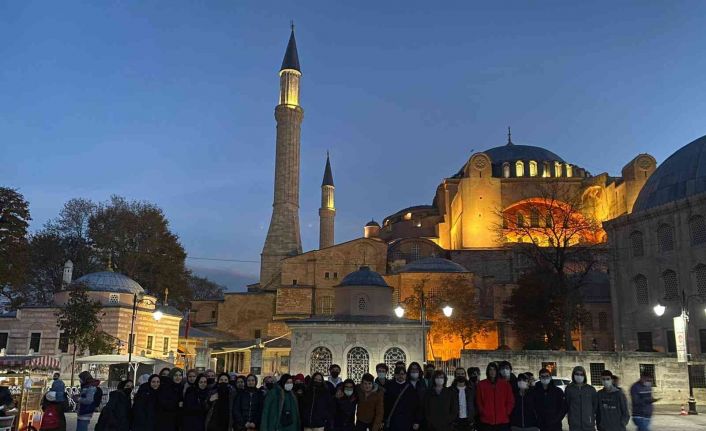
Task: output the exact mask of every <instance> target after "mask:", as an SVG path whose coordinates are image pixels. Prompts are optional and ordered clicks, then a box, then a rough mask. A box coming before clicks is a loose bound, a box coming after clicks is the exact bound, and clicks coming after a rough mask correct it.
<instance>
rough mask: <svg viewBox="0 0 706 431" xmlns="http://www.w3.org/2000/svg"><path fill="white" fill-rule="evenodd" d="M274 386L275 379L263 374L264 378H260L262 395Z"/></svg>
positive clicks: (265, 394)
mask: <svg viewBox="0 0 706 431" xmlns="http://www.w3.org/2000/svg"><path fill="white" fill-rule="evenodd" d="M274 387H275V379H274V377H272V376H265V378H263V379H262V386H260V391H261V392H262V395H263V396H267V393H268V392H269V391H271V390H272V389H274Z"/></svg>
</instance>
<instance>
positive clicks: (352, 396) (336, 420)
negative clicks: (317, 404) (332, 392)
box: [333, 379, 358, 431]
mask: <svg viewBox="0 0 706 431" xmlns="http://www.w3.org/2000/svg"><path fill="white" fill-rule="evenodd" d="M357 404H358V397H357V395H356V393H355V382H354V381H353V380H351V379H346V380H344V381H343V384H342V385H341V386H339V387H338V390H336V396H335V399H334V405H335V408H336V410H335V412H334V414H333V431H354V429H355V408H356V405H357Z"/></svg>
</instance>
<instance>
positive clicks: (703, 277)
mask: <svg viewBox="0 0 706 431" xmlns="http://www.w3.org/2000/svg"><path fill="white" fill-rule="evenodd" d="M693 272H694V284H695V285H696V293H698V294H699V295H706V265H704V264H703V263H700V264H698V265H696V266H695V267H694V271H693Z"/></svg>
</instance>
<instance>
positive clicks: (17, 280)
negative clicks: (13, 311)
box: [0, 187, 31, 308]
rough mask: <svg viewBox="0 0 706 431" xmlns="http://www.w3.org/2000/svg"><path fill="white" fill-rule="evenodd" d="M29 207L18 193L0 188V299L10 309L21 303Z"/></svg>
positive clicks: (29, 218)
mask: <svg viewBox="0 0 706 431" xmlns="http://www.w3.org/2000/svg"><path fill="white" fill-rule="evenodd" d="M30 220H31V217H30V214H29V204H28V203H27V201H26V200H25V199H24V196H22V195H21V194H20V193H19V192H18V191H17V190H14V189H10V188H6V187H0V295H2V296H4V297H5V298H7V300H8V301H9V302H10V306H11V307H13V308H14V307H17V306H18V305H20V304H21V303H22V301H23V298H24V296H25V291H26V285H25V280H26V271H27V265H28V260H29V250H28V248H29V247H28V242H27V229H28V227H29V221H30Z"/></svg>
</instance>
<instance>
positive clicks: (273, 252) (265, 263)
mask: <svg viewBox="0 0 706 431" xmlns="http://www.w3.org/2000/svg"><path fill="white" fill-rule="evenodd" d="M301 76H302V73H301V69H300V68H299V55H298V54H297V42H296V40H295V39H294V25H292V33H291V35H290V36H289V43H288V44H287V51H286V52H285V54H284V60H282V67H281V68H280V71H279V105H277V106H276V107H275V120H276V121H277V149H276V155H275V196H274V202H273V204H272V218H271V219H270V228H269V229H268V231H267V239H266V240H265V246H264V247H263V249H262V254H261V258H260V287H262V288H264V289H276V288H277V287H278V286H279V285H280V283H281V278H280V277H281V272H282V259H284V258H285V257H289V256H293V255H297V254H300V253H301V252H302V242H301V234H300V232H299V148H300V145H301V124H302V119H303V118H304V110H303V109H302V107H301V106H299V79H300V78H301Z"/></svg>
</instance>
